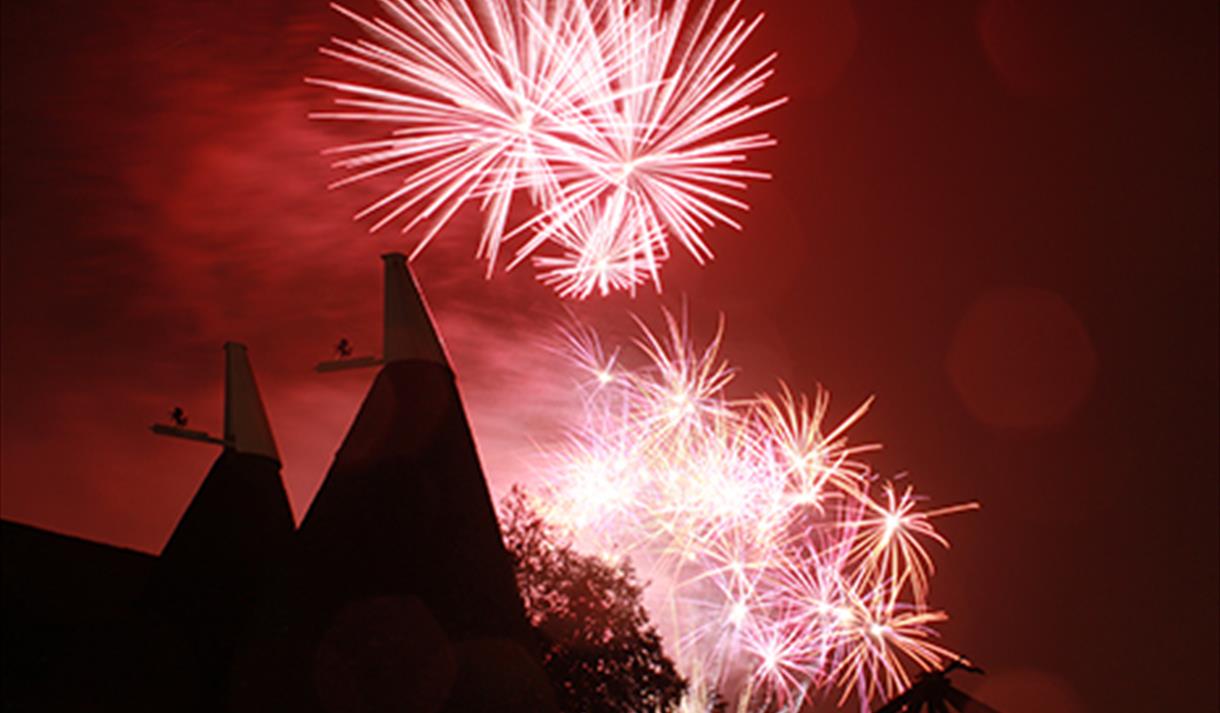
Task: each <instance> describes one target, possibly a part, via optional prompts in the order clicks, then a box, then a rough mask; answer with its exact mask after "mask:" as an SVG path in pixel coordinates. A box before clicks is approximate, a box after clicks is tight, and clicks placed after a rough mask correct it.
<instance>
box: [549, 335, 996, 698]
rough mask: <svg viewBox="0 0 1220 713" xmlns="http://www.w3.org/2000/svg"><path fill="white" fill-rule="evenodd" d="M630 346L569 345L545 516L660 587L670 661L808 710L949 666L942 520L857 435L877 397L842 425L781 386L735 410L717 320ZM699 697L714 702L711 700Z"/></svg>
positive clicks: (821, 398)
mask: <svg viewBox="0 0 1220 713" xmlns="http://www.w3.org/2000/svg"><path fill="white" fill-rule="evenodd" d="M637 323H638V326H639V328H640V336H639V337H638V338H637V339H636V340H635V341H634V343H632V344H631V345H630V347H620V348H615V349H607V348H606V347H605V346H604V345H603V344H602V341H601V339H600V338H599V337H598V335H597V334H596V333H595V332H594V331H593V330H591V329H589V328H587V327H581V326H577V327H570V328H568V329H567V330H566V331H565V337H566V341H567V344H568V350H569V353H570V355H571V359H572V361H573V363H574V364H575V365H576V367H577V370H578V372H579V373H581V374H583V375H584V376H582V378H580V379H578V385H579V387H580V392H581V403H582V405H583V414H584V415H583V418H582V420H581V421H580V422H579V423H578V424H577V425H576V426H574V427H573V428H572V429H571V432H570V433H568V435H567V438H566V440H565V442H564V444H560V445H559V446H557V447H554V448H551V449H549V451H548V457H549V458H548V459H549V462H550V465H549V467H548V469H547V471H546V474H545V479H544V480H545V486H544V497H542V498H541V499H540V502H541V503H542V507H543V513H544V515H545V516H546V517H547V519H548V520H550V521H551V522H552V523H554V524H556V525H559V526H561V527H564V528H566V529H567V530H568V531H569V532H571V533H572V535H573V538H574V540H575V542H576V543H577V544H578V545H580V546H581V547H583V548H586V549H588V550H591V551H593V552H598V553H606V556H608V557H612V558H614V559H616V560H617V559H619V558H622V557H630V558H631V559H632V561H633V562H634V563H635V564H636V566H638V567H640V568H641V570H642V571H648V572H650V573H653V577H652V578H653V581H654V588H655V591H656V594H657V595H658V596H657V599H658V600H659V601H660V602H662V603H661V604H659V605H657V606H659V607H660V609H659V610H658V611H660V612H661V613H662V614H663V616H662V617H661V618H662V619H663V626H664V627H665V628H666V638H667V640H668V641H671V642H672V645H673V646H674V649H675V653H676V659H677V661H678V663H679V665H680V666H681V667H682V668H683V670H684V671H686V672H687V674H688V675H697V676H700V677H703V679H702V680H697V684H698V685H697V687H696V690H699V691H703V692H704V693H706V691H707V690H710V689H717V688H720V689H722V690H726V689H731V690H735V691H736V694H735V695H736V697H735V700H736V701H737V710H738V711H739V712H744V711H747V710H749V711H754V710H759V711H761V710H780V709H782V710H798V709H800V707H801V706H802V705H803V704H804V702H806V701H808V700H811V699H812V698H813V697H815V696H817V695H819V694H821V693H829V691H830V690H831V689H837V690H838V691H839V695H840V696H841V699H840V700H841V701H845V700H847V699H848V698H850V697H851V696H853V695H854V696H856V698H857V699H858V701H859V704H860V706H861V708H862V709H866V708H867V706H868V705H869V703H870V702H872V701H874V700H875V699H877V698H880V697H882V696H885V695H889V694H891V693H893V692H894V691H896V690H897V689H898V688H900V687H902V686H904V685H906V684H907V683H909V682H910V680H911V676H912V675H913V673H914V672H917V671H920V670H930V669H931V668H933V667H935V666H936V665H938V664H939V663H941V662H943V661H945V660H947V659H951V658H952V657H953V654H952V652H950V651H949V649H947V648H945V647H943V646H941V645H940V644H939V643H938V642H936V641H935V638H934V637H935V632H934V627H935V625H936V624H938V623H940V622H942V621H944V620H945V618H946V615H945V614H944V612H941V611H938V610H935V609H933V608H932V607H930V606H929V604H928V595H929V591H928V590H929V583H930V577H931V575H932V574H933V568H932V557H931V554H930V553H929V552H928V551H927V549H926V544H927V543H935V544H937V545H940V546H945V547H947V546H948V541H947V540H946V539H945V538H944V537H943V536H942V535H941V534H940V533H939V532H938V531H937V530H936V529H935V528H934V527H933V525H932V523H931V520H932V519H934V518H937V517H940V516H944V515H948V514H951V513H957V512H962V511H965V510H971V509H974V508H976V507H978V506H977V504H976V503H967V504H962V505H954V506H950V507H945V508H937V509H921V508H920V498H919V496H917V495H916V494H915V491H914V489H913V488H912V487H910V486H907V487H905V488H903V489H898V488H896V487H895V486H894V484H893V483H892V482H889V481H883V480H881V479H879V478H878V477H877V476H876V475H875V474H874V473H873V472H872V471H871V469H870V468H869V466H868V464H867V462H866V461H865V459H864V456H865V455H866V454H868V453H869V452H871V451H873V450H875V449H876V448H877V446H876V445H875V444H869V443H856V442H854V441H852V440H850V439H849V430H850V429H851V427H852V426H853V425H855V424H856V423H858V422H859V421H860V420H861V419H862V418H863V417H864V415H865V414H866V412H867V410H868V408H869V406H870V405H871V403H872V401H871V399H870V400H868V401H866V402H864V403H863V404H862V405H861V406H859V407H858V408H856V409H855V410H853V411H851V412H850V413H849V414H848V415H847V416H846V417H845V418H843V419H841V420H840V421H838V422H833V421H831V420H830V418H829V414H830V399H829V394H828V393H827V392H825V391H824V390H820V389H819V390H818V392H817V393H816V394H815V396H814V397H813V398H812V399H810V398H808V397H806V396H803V395H798V394H795V393H793V392H792V391H791V390H790V389H789V388H788V387H787V386H785V385H781V387H780V391H779V393H778V394H777V395H770V394H763V395H759V396H756V397H754V398H750V399H742V400H734V399H731V398H729V397H728V395H727V394H726V390H727V389H728V387H729V385H730V384H731V382H732V379H733V376H734V375H735V373H736V372H735V370H734V369H733V367H732V366H731V365H730V364H729V363H728V362H727V361H726V360H725V359H724V358H723V357H722V356H721V345H722V340H723V335H724V322H723V320H721V322H720V323H719V325H718V326H717V329H716V331H715V332H714V334H713V336H712V337H711V338H710V339H709V340H706V341H705V342H702V343H700V342H698V341H696V340H695V339H694V338H693V337H692V335H691V333H690V330H689V328H688V325H687V321H686V319H685V318H678V317H675V316H674V315H673V314H671V313H668V312H666V313H665V314H664V319H663V328H662V329H661V330H659V331H653V330H652V329H650V328H649V327H648V326H647V325H646V324H645V323H644V322H643V321H640V320H637ZM701 695H702V694H701Z"/></svg>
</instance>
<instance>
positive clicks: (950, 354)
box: [0, 0, 1220, 713]
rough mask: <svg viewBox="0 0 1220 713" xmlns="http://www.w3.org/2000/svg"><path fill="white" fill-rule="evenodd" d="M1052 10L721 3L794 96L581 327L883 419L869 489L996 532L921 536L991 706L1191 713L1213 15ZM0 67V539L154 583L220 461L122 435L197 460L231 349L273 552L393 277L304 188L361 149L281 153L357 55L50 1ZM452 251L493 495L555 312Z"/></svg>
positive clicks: (221, 16)
mask: <svg viewBox="0 0 1220 713" xmlns="http://www.w3.org/2000/svg"><path fill="white" fill-rule="evenodd" d="M1064 5H1067V3H1059V2H1054V1H1052V0H1033V1H1031V2H1018V0H985V1H984V2H945V3H922V2H907V1H903V2H895V3H865V4H860V5H856V4H853V3H849V2H846V0H812V1H810V2H801V3H795V2H794V3H780V2H771V3H764V2H761V1H760V0H753V1H752V2H747V8H748V9H751V10H753V9H763V10H765V11H766V12H767V13H768V17H767V20H766V21H765V22H764V24H763V26H762V28H761V30H760V32H759V34H758V36H757V37H756V39H755V40H754V41H753V42H752V45H751V46H750V48H749V50H748V54H750V55H751V56H759V55H761V54H762V53H763V52H765V51H768V50H770V49H778V50H779V52H780V60H779V67H778V69H779V75H778V77H777V79H776V80H775V81H774V83H773V85H772V88H771V89H770V90H769V91H770V92H771V94H772V95H780V94H787V95H789V96H791V98H792V101H791V102H790V103H789V104H788V105H787V106H785V107H784V108H782V109H781V110H779V111H777V112H775V113H774V114H772V115H770V116H769V117H767V118H764V119H762V120H760V122H759V123H760V124H765V127H766V129H767V130H769V131H770V132H772V133H773V134H775V135H776V136H777V137H778V138H779V139H780V142H781V145H780V147H779V148H778V149H775V150H772V151H770V152H767V153H764V154H762V155H760V156H759V160H758V161H757V165H759V166H761V167H764V168H767V169H769V170H772V171H773V172H774V174H775V179H774V180H773V181H772V182H770V183H768V184H765V185H757V186H754V187H752V188H751V189H750V191H749V193H748V200H749V201H750V202H751V204H752V205H753V210H752V211H751V213H749V214H748V215H746V216H743V223H744V225H745V231H744V232H743V233H740V234H738V233H734V232H732V231H729V230H722V231H715V232H714V233H713V234H712V235H711V237H710V243H711V245H712V246H713V248H714V249H715V250H716V251H717V254H718V259H717V260H716V261H715V262H714V263H712V264H711V265H710V266H708V267H706V268H703V269H699V268H696V267H695V266H693V265H692V264H690V261H689V260H688V259H686V258H685V257H684V256H681V255H679V256H677V257H675V258H674V259H673V260H672V261H671V265H670V266H669V267H668V269H667V272H666V274H665V279H666V284H667V291H666V294H665V296H664V298H662V299H658V298H657V297H655V296H654V295H651V294H642V295H641V296H640V297H638V298H637V299H636V300H634V301H632V300H629V299H627V298H625V297H619V298H615V299H612V300H608V301H593V302H590V303H588V304H584V305H579V306H577V307H576V309H577V311H578V313H579V314H581V315H583V316H585V317H587V318H588V319H590V320H592V321H593V322H594V323H595V324H597V325H599V326H602V327H603V328H605V329H607V330H611V331H615V330H619V331H621V330H624V329H625V328H627V326H628V324H629V319H628V317H627V314H628V311H635V312H638V313H639V314H641V315H642V316H644V317H645V318H655V317H656V316H657V314H658V312H657V307H658V304H668V305H670V306H675V305H678V304H680V302H681V300H682V298H683V296H685V298H686V299H687V301H688V304H689V308H690V312H691V315H692V319H693V321H694V324H695V326H696V329H697V331H698V330H702V331H703V332H704V333H708V332H710V331H711V330H712V329H713V328H714V326H715V321H716V315H717V313H718V312H724V313H725V315H726V318H727V320H728V336H727V340H726V345H725V354H726V356H727V357H728V358H729V359H730V360H732V361H733V362H734V363H735V364H737V365H738V366H740V367H741V369H742V374H741V376H740V377H739V380H738V384H737V389H738V391H740V392H741V393H743V394H749V393H751V392H752V391H755V390H758V389H767V388H770V387H771V386H772V385H773V384H774V383H775V380H776V379H779V378H783V379H785V380H787V381H788V382H789V383H791V384H792V385H793V386H794V387H796V388H798V389H802V390H807V391H808V390H811V389H812V388H813V387H814V385H815V384H817V383H821V384H824V385H825V386H826V387H827V388H829V389H830V390H831V392H832V393H833V394H834V398H835V401H834V403H835V404H836V407H835V408H836V409H837V410H836V411H833V412H832V414H834V413H837V414H838V415H844V414H846V413H847V412H848V411H849V410H850V409H851V408H853V407H854V406H855V405H856V404H857V403H858V402H859V401H861V400H862V399H863V398H865V397H867V396H868V395H870V394H876V395H877V396H878V402H877V404H876V405H875V407H874V408H873V410H872V412H871V413H870V415H869V417H868V418H867V419H866V420H865V421H864V423H862V424H861V425H860V426H859V427H858V428H857V431H856V433H857V437H858V438H860V439H861V440H868V441H871V440H876V441H881V442H883V443H885V444H886V449H885V451H884V452H883V453H882V454H881V455H880V456H878V458H876V459H875V465H876V466H877V467H878V468H879V469H880V470H881V471H882V472H886V473H898V472H909V473H910V475H911V477H912V478H913V479H914V481H915V482H916V483H917V484H918V485H919V487H920V489H921V490H922V491H923V492H924V493H927V494H929V495H930V496H931V497H932V498H933V502H937V503H950V502H957V501H962V500H971V499H977V500H980V501H981V502H982V503H983V506H984V507H983V510H982V511H981V512H979V513H977V514H972V515H963V516H958V517H956V518H954V519H952V520H946V521H943V522H942V526H943V530H944V531H945V532H946V534H947V535H948V536H949V537H950V539H951V540H952V541H953V542H954V547H953V550H952V551H951V552H949V553H945V554H943V555H942V556H940V557H939V559H938V561H939V563H940V566H941V571H940V573H939V574H938V576H937V578H936V580H935V581H934V583H933V595H934V598H935V601H936V603H937V604H939V605H942V606H944V607H945V608H947V609H948V610H949V611H950V612H951V613H952V615H953V617H954V619H953V621H952V622H950V623H949V625H947V626H946V627H945V628H944V635H945V638H946V640H947V642H948V643H949V644H951V645H952V646H953V647H955V648H957V649H960V650H962V651H964V652H966V653H968V654H969V655H970V656H972V657H973V658H974V659H975V660H977V661H979V662H981V663H982V664H983V665H984V666H985V667H987V668H988V669H990V670H991V671H992V672H993V674H992V675H991V676H989V677H988V679H986V680H985V681H984V682H982V683H981V684H980V683H976V684H974V685H975V686H976V687H981V688H980V690H981V691H982V693H981V694H980V695H984V696H985V697H988V700H990V701H992V702H993V703H995V704H996V705H997V706H998V707H1001V708H1002V709H1003V708H1004V705H1005V704H1007V705H1008V706H1009V708H1008V710H1020V709H1022V707H1023V706H1024V709H1026V710H1035V709H1037V710H1043V711H1049V712H1050V713H1061V712H1062V713H1083V712H1084V711H1102V710H1105V711H1149V710H1180V709H1186V708H1192V709H1201V710H1214V709H1215V708H1216V701H1217V687H1216V675H1215V674H1216V671H1217V649H1218V647H1217V628H1218V623H1217V607H1216V602H1217V585H1218V577H1220V574H1218V571H1220V570H1218V566H1217V562H1218V558H1217V542H1218V539H1220V538H1218V532H1217V509H1216V505H1217V502H1218V498H1217V495H1218V492H1217V475H1218V470H1220V468H1218V465H1217V450H1218V449H1217V434H1218V433H1220V424H1218V423H1217V411H1218V409H1217V391H1218V387H1217V368H1216V364H1217V329H1216V325H1217V307H1218V300H1217V275H1218V271H1217V234H1218V225H1217V144H1216V126H1217V89H1216V87H1217V81H1216V80H1217V77H1216V67H1217V52H1216V45H1217V42H1216V29H1215V28H1216V27H1217V9H1216V6H1215V3H1206V2H1198V3H1190V2H1181V3H1172V4H1170V3H1158V4H1152V3H1144V4H1139V3H1128V2H1095V1H1090V2H1084V3H1072V4H1071V5H1072V9H1067V8H1065V7H1063V6H1064ZM1141 5H1143V7H1141ZM1169 5H1172V6H1173V7H1172V9H1171V8H1169V7H1168V6H1169ZM354 7H355V8H356V9H357V10H359V11H362V12H365V11H372V7H371V6H370V3H366V2H358V3H354ZM0 31H2V33H3V68H2V71H3V89H2V92H3V111H2V129H3V134H2V141H3V184H2V189H3V191H2V211H0V226H2V243H0V246H2V261H0V264H2V268H3V275H2V277H3V283H2V295H0V296H2V302H0V309H2V315H0V324H2V326H3V352H2V355H0V356H2V360H0V363H2V370H0V378H2V381H0V387H2V397H3V398H2V413H0V416H2V427H0V437H2V460H0V466H2V472H3V477H2V479H0V485H2V490H0V494H2V499H0V507H2V512H3V515H4V517H6V518H12V519H15V520H19V521H23V522H29V523H33V524H37V525H41V526H44V527H48V528H51V529H55V530H60V531H65V532H71V533H75V534H80V535H83V536H86V537H90V538H95V539H99V540H103V541H107V542H112V543H116V544H121V545H127V546H132V547H136V548H140V549H144V550H148V551H154V552H155V551H157V550H159V549H160V547H161V545H162V543H163V542H164V540H165V538H166V536H167V535H168V533H169V531H170V529H171V528H172V527H173V525H174V523H175V521H176V520H177V518H178V516H179V515H180V514H181V512H182V510H183V509H184V508H185V506H186V503H187V501H188V500H189V498H190V497H191V495H192V493H193V492H194V489H195V488H196V487H197V486H198V484H199V481H200V479H201V478H202V476H203V474H204V472H205V469H206V467H207V465H208V463H209V462H210V461H211V459H212V458H214V456H215V453H214V451H211V450H209V449H207V448H204V447H195V446H193V445H191V444H184V443H179V442H173V441H170V440H168V439H158V438H155V437H153V436H152V435H150V434H149V433H148V432H147V425H148V424H149V423H150V422H152V421H154V420H158V419H162V418H163V417H164V415H165V413H166V412H167V411H168V409H169V408H170V407H171V406H172V405H174V404H182V405H183V406H185V407H186V408H187V410H188V412H189V413H190V414H191V416H192V423H193V424H198V425H200V426H203V427H208V428H211V429H216V428H218V427H219V425H220V406H221V404H220V394H221V378H222V361H221V354H222V352H221V345H222V343H223V342H224V341H225V340H228V339H234V340H239V341H244V342H246V343H247V344H248V345H249V346H250V350H251V355H252V359H253V362H254V366H255V370H256V373H257V376H258V380H259V382H260V385H261V387H262V390H263V395H264V399H265V401H266V404H267V409H268V411H269V413H270V416H271V418H272V425H273V428H274V430H275V432H276V436H277V438H278V439H279V442H280V447H281V451H282V453H283V456H284V460H285V470H284V477H285V480H286V483H287V486H288V489H289V492H290V497H291V498H292V501H293V505H294V507H295V508H296V510H297V513H298V516H299V515H300V513H301V512H302V511H303V510H304V509H305V508H306V507H307V506H308V502H309V499H310V498H311V497H312V494H313V492H314V490H315V489H316V488H317V486H318V484H319V482H320V480H321V477H322V475H323V473H324V470H325V468H326V466H327V465H328V463H329V459H330V456H331V454H332V453H333V451H334V449H335V448H336V447H337V446H338V443H339V440H340V439H341V438H342V435H343V433H344V430H345V429H346V427H347V425H348V423H349V422H350V420H351V418H352V417H353V415H354V413H355V409H356V407H357V406H358V404H359V401H360V399H361V397H362V396H363V393H364V390H365V388H366V387H367V385H368V383H369V379H370V378H371V376H372V375H371V373H370V374H363V373H354V374H347V375H339V376H329V377H326V378H323V377H319V376H315V375H314V374H313V373H312V372H311V371H310V367H311V365H312V364H313V363H314V362H315V361H317V360H319V359H322V358H326V357H327V356H329V352H330V350H331V348H332V345H333V344H334V342H335V341H336V340H337V339H338V338H339V337H340V336H347V337H349V338H350V339H352V340H353V341H354V342H355V344H356V347H357V350H358V351H359V350H360V349H361V348H362V347H367V348H368V349H370V350H371V349H373V348H374V347H375V346H376V342H377V339H378V332H377V328H378V318H379V317H378V315H379V312H380V284H379V279H380V266H379V263H378V261H377V260H376V256H377V255H378V254H379V253H381V252H385V251H386V250H388V249H409V247H410V245H409V243H407V242H405V241H404V240H403V239H402V238H401V237H400V236H399V235H398V234H397V233H396V232H394V231H387V232H385V233H383V234H379V235H377V236H372V237H371V236H368V235H367V234H366V233H365V231H364V226H361V225H356V224H353V223H352V222H351V220H350V216H351V215H352V214H353V213H354V212H355V211H356V210H357V209H358V208H359V207H361V206H362V205H363V204H364V202H365V201H367V200H368V198H369V197H370V196H371V195H373V193H372V191H374V190H375V189H376V186H370V187H353V188H349V189H344V190H343V191H339V192H327V191H326V190H325V189H324V186H325V184H326V183H327V182H329V181H330V180H333V179H334V178H335V177H336V175H335V174H334V173H332V172H331V170H330V169H329V168H328V167H327V164H326V162H325V160H324V159H323V158H322V157H320V156H319V155H318V152H319V151H320V150H321V149H322V148H325V147H327V146H331V145H334V144H336V143H338V142H340V141H342V140H344V139H345V138H348V137H351V136H362V135H363V134H362V133H361V132H360V131H359V130H357V131H355V132H352V131H351V130H349V129H344V128H341V127H332V126H323V125H319V124H317V123H311V122H310V121H308V120H307V119H306V118H305V115H306V113H307V112H308V111H310V110H313V109H319V108H323V107H324V106H325V105H326V102H327V99H328V97H327V96H326V95H325V94H324V93H323V92H320V91H318V90H316V89H313V88H310V87H306V86H305V85H304V84H303V82H302V81H301V79H302V77H303V76H305V75H319V74H334V73H335V71H339V70H335V69H334V68H333V67H332V66H331V65H330V64H328V63H326V62H325V61H324V60H323V59H322V58H320V57H319V56H318V55H317V54H316V51H315V50H316V48H317V46H318V45H320V44H323V43H324V42H325V41H326V39H327V38H328V37H329V36H330V35H332V34H341V35H345V36H351V35H352V30H351V28H349V27H348V26H347V25H346V24H345V22H344V21H343V20H342V19H341V18H339V17H338V16H337V15H336V14H335V13H333V12H331V11H329V10H328V9H327V8H326V5H325V3H324V2H321V1H319V2H294V3H288V2H274V1H269V2H243V3H235V2H233V3H229V2H204V1H203V0H199V1H197V2H153V1H152V0H137V2H128V3H113V2H98V3H85V4H82V3H69V2H65V1H64V0H58V1H50V2H43V3H17V2H8V3H5V4H4V8H3V27H2V30H0ZM472 225H474V223H473V220H472V219H464V220H460V221H458V222H457V223H455V225H454V226H453V228H452V229H451V230H449V231H447V233H446V234H445V235H443V236H442V239H441V240H440V241H438V243H437V245H436V246H434V249H430V250H429V251H428V252H427V253H425V255H424V257H423V258H422V259H421V260H420V261H418V262H417V263H416V264H415V269H416V271H417V273H418V275H419V278H420V281H421V282H422V284H423V287H424V289H425V291H426V292H427V295H428V297H429V299H430V301H431V302H432V304H433V307H434V310H435V311H436V313H437V317H438V321H439V323H440V328H441V331H442V332H443V334H444V337H445V339H446V340H447V342H448V345H449V349H450V352H451V354H452V356H453V359H454V362H455V367H456V370H457V372H458V375H459V379H460V383H461V386H462V389H463V394H464V398H465V399H466V402H467V404H468V407H469V410H470V412H471V418H472V420H473V423H474V428H475V432H476V437H477V439H478V440H479V445H480V450H481V452H482V455H483V457H484V461H485V464H486V467H487V471H488V477H489V480H490V481H491V483H492V485H493V488H494V489H496V490H497V491H502V490H503V489H504V488H505V487H507V486H508V485H509V484H511V483H512V482H516V481H519V480H527V479H528V478H529V470H528V467H527V466H526V462H527V456H528V455H529V454H530V453H532V452H533V451H532V449H533V447H534V446H533V445H532V441H534V440H545V439H546V438H548V437H553V435H554V433H555V428H556V425H557V424H558V423H560V422H561V421H562V419H563V416H564V413H565V409H568V408H570V407H571V404H570V403H569V402H568V397H569V396H570V389H569V388H568V386H567V384H566V383H565V382H564V380H563V378H562V377H561V376H557V374H558V375H562V370H559V369H557V368H556V367H555V363H554V359H553V357H551V356H550V355H549V354H548V353H547V352H546V351H545V350H543V349H540V348H539V347H538V344H539V342H540V341H541V340H543V339H544V338H545V337H546V336H547V335H548V334H550V329H551V325H552V324H553V323H554V321H555V320H556V319H558V318H560V317H561V316H562V315H563V310H562V306H561V305H560V304H559V303H558V302H557V301H556V300H555V299H554V298H553V297H552V296H551V295H550V293H549V292H548V291H547V289H546V288H544V287H542V286H540V285H536V284H535V283H534V282H533V280H532V278H531V276H530V275H529V274H528V271H526V270H521V271H519V272H514V273H511V274H507V275H504V274H501V275H498V276H497V277H496V278H495V279H494V280H492V281H490V282H486V281H484V280H483V279H482V272H481V266H480V265H478V264H476V263H475V262H474V261H473V260H471V259H470V256H471V254H472V253H473V251H474V235H473V232H472V229H471V226H472ZM1034 701H1037V704H1036V705H1035V703H1034Z"/></svg>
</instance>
